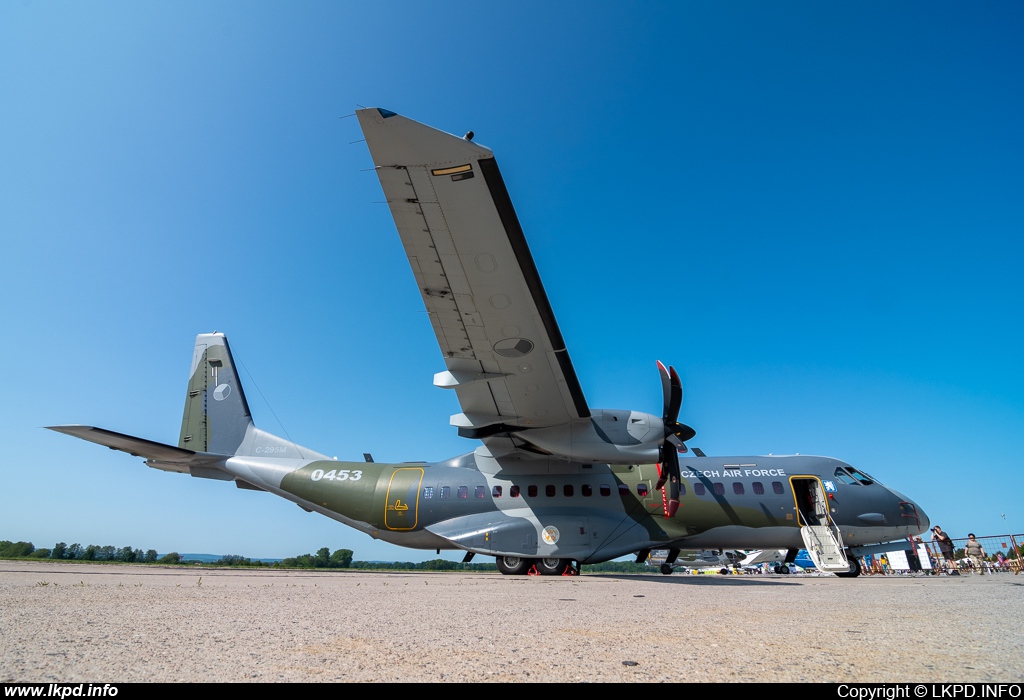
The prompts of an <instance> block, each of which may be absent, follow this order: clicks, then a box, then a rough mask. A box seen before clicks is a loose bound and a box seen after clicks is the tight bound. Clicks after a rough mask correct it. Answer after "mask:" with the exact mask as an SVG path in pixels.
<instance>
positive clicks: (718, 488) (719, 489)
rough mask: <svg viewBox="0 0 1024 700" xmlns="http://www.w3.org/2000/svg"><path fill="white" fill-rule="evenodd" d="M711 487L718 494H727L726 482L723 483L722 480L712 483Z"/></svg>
mask: <svg viewBox="0 0 1024 700" xmlns="http://www.w3.org/2000/svg"><path fill="white" fill-rule="evenodd" d="M711 487H712V488H713V489H714V491H715V495H716V496H724V495H725V484H723V483H722V482H721V481H716V482H715V483H713V484H712V485H711Z"/></svg>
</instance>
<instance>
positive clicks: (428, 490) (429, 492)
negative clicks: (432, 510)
mask: <svg viewBox="0 0 1024 700" xmlns="http://www.w3.org/2000/svg"><path fill="white" fill-rule="evenodd" d="M433 497H434V487H433V486H424V487H423V498H424V499H427V498H433Z"/></svg>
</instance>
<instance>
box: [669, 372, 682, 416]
mask: <svg viewBox="0 0 1024 700" xmlns="http://www.w3.org/2000/svg"><path fill="white" fill-rule="evenodd" d="M668 374H669V379H670V381H671V384H672V401H671V403H670V404H669V415H670V416H672V422H673V423H674V422H676V420H678V419H679V407H680V406H682V405H683V383H682V381H680V379H679V374H678V373H677V372H676V368H675V367H672V366H669V368H668Z"/></svg>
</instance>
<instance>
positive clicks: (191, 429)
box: [178, 333, 328, 459]
mask: <svg viewBox="0 0 1024 700" xmlns="http://www.w3.org/2000/svg"><path fill="white" fill-rule="evenodd" d="M178 446H179V447H182V448H184V449H186V450H194V451H196V452H211V453H214V454H219V455H234V456H238V457H254V456H255V457H276V458H281V459H328V458H327V457H326V456H325V455H322V454H320V453H319V452H314V451H313V450H310V449H308V448H305V447H302V446H300V445H296V444H295V443H294V442H291V441H290V440H285V439H284V438H280V437H277V436H276V435H271V434H270V433H267V432H264V431H262V430H260V429H259V428H257V427H256V426H255V425H254V424H253V422H252V414H251V413H250V412H249V404H248V402H247V401H246V400H245V392H243V391H242V383H241V382H240V381H239V379H238V371H237V370H236V369H235V361H234V359H233V358H232V357H231V348H230V347H228V339H227V337H226V336H225V335H224V334H223V333H201V334H199V335H197V336H196V347H195V351H194V352H193V354H192V370H191V372H190V373H189V380H188V394H187V395H186V396H185V413H184V415H183V416H182V417H181V435H180V436H179V437H178Z"/></svg>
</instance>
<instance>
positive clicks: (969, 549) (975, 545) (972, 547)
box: [964, 532, 985, 576]
mask: <svg viewBox="0 0 1024 700" xmlns="http://www.w3.org/2000/svg"><path fill="white" fill-rule="evenodd" d="M964 554H966V555H967V556H968V557H970V559H971V563H972V564H974V568H975V569H976V570H977V571H978V573H979V574H981V575H982V576H984V575H985V568H984V565H985V548H984V547H982V546H981V542H978V540H977V539H976V538H975V537H974V533H973V532H972V533H970V534H969V535H967V544H965V545H964Z"/></svg>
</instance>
